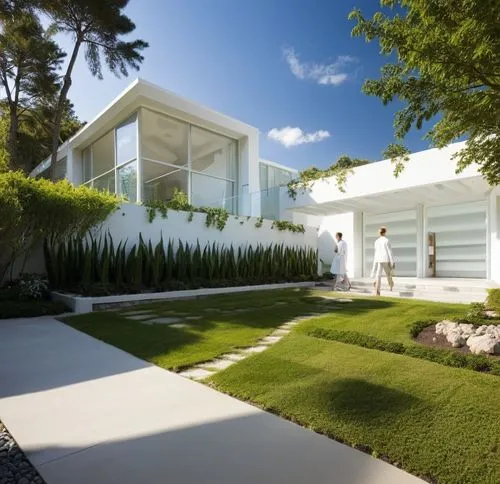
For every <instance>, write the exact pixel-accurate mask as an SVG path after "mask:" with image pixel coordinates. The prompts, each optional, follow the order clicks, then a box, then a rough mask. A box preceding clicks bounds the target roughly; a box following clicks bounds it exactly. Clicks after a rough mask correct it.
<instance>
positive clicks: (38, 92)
mask: <svg viewBox="0 0 500 484" xmlns="http://www.w3.org/2000/svg"><path fill="white" fill-rule="evenodd" d="M0 27H1V30H0V85H1V88H2V91H3V92H4V94H5V96H4V97H3V98H2V99H1V103H2V105H3V109H2V110H3V111H5V112H6V113H7V115H8V117H9V132H8V137H7V141H6V149H7V151H8V154H9V165H10V168H11V169H17V168H19V167H22V168H23V169H25V170H27V169H28V168H27V167H26V166H25V164H24V162H25V160H24V159H23V158H22V157H20V156H19V149H20V148H21V147H22V146H23V143H21V142H20V139H19V130H20V124H21V123H22V122H23V119H25V118H26V116H28V118H29V117H32V116H33V111H34V110H40V109H42V108H43V107H44V106H50V105H51V103H52V101H53V99H54V96H55V95H56V93H57V91H58V89H59V83H58V79H59V78H58V73H57V70H58V69H59V67H60V65H61V63H62V60H63V58H64V53H63V52H62V50H61V49H60V48H59V47H58V45H57V44H56V43H55V42H54V41H53V39H52V38H51V36H50V35H49V34H48V33H47V32H46V31H45V30H44V28H43V27H42V25H41V23H40V21H39V19H38V17H37V16H36V15H35V14H34V13H33V12H32V11H30V10H28V9H17V10H12V13H10V14H6V13H5V12H3V13H2V14H1V15H0Z"/></svg>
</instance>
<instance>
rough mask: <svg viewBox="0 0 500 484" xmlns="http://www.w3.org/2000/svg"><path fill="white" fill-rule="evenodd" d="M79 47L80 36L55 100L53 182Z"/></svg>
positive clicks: (51, 170) (52, 158)
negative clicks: (63, 120)
mask: <svg viewBox="0 0 500 484" xmlns="http://www.w3.org/2000/svg"><path fill="white" fill-rule="evenodd" d="M81 45H82V40H81V36H78V37H77V39H76V42H75V45H74V47H73V53H72V54H71V59H70V60H69V64H68V68H67V69H66V74H64V82H63V86H62V89H61V92H60V93H59V99H58V100H57V106H56V111H55V113H54V126H53V128H52V129H53V132H52V155H51V159H50V178H51V179H52V180H54V178H55V172H56V163H57V149H58V148H59V137H60V135H61V121H62V118H63V114H64V106H65V104H66V100H67V99H68V92H69V88H70V87H71V75H72V73H73V68H74V67H75V62H76V59H77V57H78V51H79V50H80V46H81Z"/></svg>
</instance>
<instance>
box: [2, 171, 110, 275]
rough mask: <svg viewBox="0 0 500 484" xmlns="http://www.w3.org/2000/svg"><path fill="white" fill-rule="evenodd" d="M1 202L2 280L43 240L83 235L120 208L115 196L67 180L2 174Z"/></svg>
mask: <svg viewBox="0 0 500 484" xmlns="http://www.w3.org/2000/svg"><path fill="white" fill-rule="evenodd" d="M0 200H1V201H2V203H1V204H0V233H1V234H2V236H1V238H0V280H2V279H3V278H4V277H5V274H6V273H7V270H8V268H9V266H11V264H12V263H13V261H14V260H15V259H16V258H18V257H20V256H23V255H24V257H25V260H26V258H27V256H28V255H29V251H30V249H32V248H33V247H34V246H35V245H37V244H40V243H41V241H42V240H43V239H45V238H47V237H48V238H50V239H52V240H53V241H56V240H62V239H64V238H65V237H67V236H69V235H83V234H85V233H86V232H87V231H88V230H89V229H90V228H92V227H93V226H95V225H97V224H99V223H100V222H102V221H103V220H104V219H106V217H107V216H108V215H109V214H110V213H111V212H112V211H113V210H115V209H116V208H117V207H118V204H119V199H118V198H116V197H115V196H114V195H111V194H108V193H103V192H99V191H97V190H93V189H91V188H88V187H84V186H79V187H75V186H73V185H71V184H70V183H69V182H68V181H66V180H62V181H58V182H55V183H54V182H51V181H49V180H45V179H35V178H30V177H27V176H26V175H25V174H24V173H22V172H12V171H10V172H5V173H0ZM11 276H12V274H11Z"/></svg>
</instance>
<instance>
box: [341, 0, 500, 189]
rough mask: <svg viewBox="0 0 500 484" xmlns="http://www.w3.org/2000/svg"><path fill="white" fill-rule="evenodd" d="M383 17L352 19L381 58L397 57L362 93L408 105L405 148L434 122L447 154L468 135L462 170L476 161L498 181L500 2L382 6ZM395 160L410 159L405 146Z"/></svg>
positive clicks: (434, 138) (389, 0) (398, 0)
mask: <svg viewBox="0 0 500 484" xmlns="http://www.w3.org/2000/svg"><path fill="white" fill-rule="evenodd" d="M381 6H382V8H386V10H385V12H386V13H383V12H377V13H376V14H375V15H374V16H373V17H372V18H371V19H366V18H365V17H364V16H363V15H362V13H361V11H360V10H358V9H355V10H353V11H352V12H351V13H350V15H349V18H350V19H352V20H355V21H356V22H357V24H356V25H355V27H354V28H353V31H352V33H353V35H354V36H364V37H365V39H366V41H368V42H370V41H372V40H374V39H378V41H379V43H380V48H381V53H382V54H384V55H387V56H393V57H394V55H395V60H394V62H391V63H388V64H386V65H384V66H383V67H382V70H381V77H380V78H379V79H369V80H367V81H365V83H364V86H363V91H364V92H365V93H366V94H369V95H372V96H377V97H379V98H380V99H381V100H382V102H383V103H384V104H388V103H389V102H391V101H393V100H394V99H399V100H401V101H402V102H403V103H404V104H405V106H404V108H403V109H401V110H399V111H398V112H397V113H396V116H395V121H394V130H395V136H396V138H397V140H398V141H399V142H401V141H402V140H403V139H404V138H405V136H406V135H407V134H408V132H409V131H410V130H411V129H412V128H413V127H416V128H417V129H422V127H423V124H424V122H426V121H434V122H433V126H432V128H431V129H430V130H429V131H428V132H427V133H426V138H427V139H429V140H430V141H431V143H432V144H433V145H434V146H436V147H438V148H442V147H444V146H446V145H447V144H449V143H451V142H453V141H456V140H457V139H459V138H462V137H467V138H468V141H467V144H466V147H465V148H464V149H462V150H460V152H459V153H457V154H456V155H455V159H456V160H457V172H460V171H461V170H463V169H464V168H465V167H467V166H469V165H471V164H473V163H477V165H478V169H479V171H480V173H481V174H482V175H483V176H484V177H485V179H486V180H487V181H488V182H489V183H490V184H491V185H497V184H498V183H499V182H500V2H499V1H498V0H382V1H381ZM388 153H389V154H390V155H391V157H392V158H393V160H398V159H399V161H400V160H401V158H405V157H406V153H407V150H406V149H405V148H404V147H403V146H402V145H401V144H392V145H390V146H389V149H388Z"/></svg>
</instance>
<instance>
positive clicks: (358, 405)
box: [320, 378, 422, 424]
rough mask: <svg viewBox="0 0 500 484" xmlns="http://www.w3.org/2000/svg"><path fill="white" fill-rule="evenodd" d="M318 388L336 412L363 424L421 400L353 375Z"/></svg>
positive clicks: (394, 413) (407, 407) (394, 414)
mask: <svg viewBox="0 0 500 484" xmlns="http://www.w3.org/2000/svg"><path fill="white" fill-rule="evenodd" d="M320 391H321V392H323V393H324V395H325V397H326V398H327V399H328V406H329V408H331V409H332V410H334V411H335V413H336V414H337V415H339V416H341V417H343V418H348V419H352V420H356V421H358V422H362V423H363V424H372V423H373V421H374V420H378V419H383V420H385V419H387V417H390V416H396V415H397V414H400V413H404V412H406V411H407V410H408V409H409V408H411V407H413V406H415V405H419V404H421V403H422V402H421V401H420V399H418V398H416V397H414V396H413V395H410V394H408V393H405V392H402V391H399V390H395V389H393V388H389V387H386V386H383V385H376V384H373V383H370V382H367V381H365V380H360V379H356V378H344V379H340V380H337V381H335V382H334V383H332V384H330V385H329V386H327V387H326V388H325V387H324V386H323V387H322V388H321V389H320Z"/></svg>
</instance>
